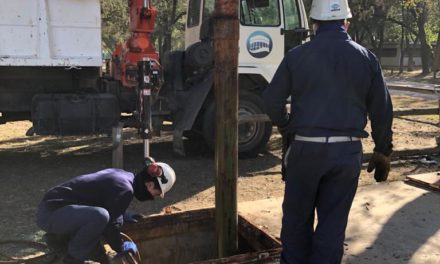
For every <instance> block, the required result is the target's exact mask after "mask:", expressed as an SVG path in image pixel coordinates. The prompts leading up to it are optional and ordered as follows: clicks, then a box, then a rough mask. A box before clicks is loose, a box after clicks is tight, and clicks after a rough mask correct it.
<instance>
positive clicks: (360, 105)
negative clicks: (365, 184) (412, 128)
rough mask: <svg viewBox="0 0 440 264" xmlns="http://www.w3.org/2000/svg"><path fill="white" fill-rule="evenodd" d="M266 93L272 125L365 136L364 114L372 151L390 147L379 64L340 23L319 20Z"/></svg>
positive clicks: (312, 132)
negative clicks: (288, 108) (288, 101)
mask: <svg viewBox="0 0 440 264" xmlns="http://www.w3.org/2000/svg"><path fill="white" fill-rule="evenodd" d="M289 96H291V113H292V116H291V118H290V121H289V120H288V118H289V117H288V115H287V112H286V108H285V105H286V99H287V98H288V97H289ZM264 99H265V107H266V112H267V114H268V115H269V117H270V118H271V119H272V121H273V122H274V124H275V125H277V126H281V127H283V126H284V127H285V126H287V125H288V129H287V131H288V132H289V133H291V134H299V135H302V136H335V135H344V136H357V137H367V136H368V133H367V132H365V131H364V128H365V126H366V123H367V114H368V116H369V117H370V119H371V124H372V136H373V139H374V142H375V145H376V148H375V151H379V152H382V153H384V154H389V152H390V151H391V147H392V145H391V138H392V131H391V125H392V116H393V113H392V111H393V110H392V104H391V99H390V95H389V92H388V89H387V87H386V85H385V82H384V79H383V75H382V70H381V67H380V64H379V62H378V61H377V59H376V57H375V56H374V54H373V53H371V52H370V51H369V50H367V49H365V48H364V47H362V46H360V45H359V44H357V43H355V42H354V41H352V40H351V38H350V36H349V35H348V34H347V32H345V30H344V29H343V27H341V26H335V25H331V26H328V27H327V28H326V27H324V26H323V27H321V28H320V32H318V34H317V35H316V37H315V38H314V39H313V40H312V41H310V42H308V43H306V44H304V45H301V46H298V47H296V48H294V49H292V50H290V51H289V52H288V53H287V54H286V56H285V57H284V59H283V61H282V62H281V64H280V65H279V68H278V70H277V72H276V73H275V75H274V77H273V79H272V82H271V83H270V85H269V87H268V88H267V89H266V91H265V93H264Z"/></svg>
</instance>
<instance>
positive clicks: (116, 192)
mask: <svg viewBox="0 0 440 264" xmlns="http://www.w3.org/2000/svg"><path fill="white" fill-rule="evenodd" d="M133 181H134V175H133V173H130V172H127V171H124V170H120V169H105V170H101V171H98V172H95V173H91V174H86V175H82V176H78V177H75V178H73V179H71V180H69V181H67V182H65V183H62V184H60V185H58V186H55V187H53V188H52V189H50V190H49V191H47V193H46V194H45V195H44V197H43V201H42V202H43V203H45V205H46V206H47V207H48V208H51V209H52V210H54V209H57V208H61V207H63V206H65V205H71V204H77V205H88V206H97V207H102V208H104V209H106V210H107V211H108V213H109V215H110V221H109V224H108V226H107V228H106V234H105V238H106V240H107V242H108V243H109V244H110V246H111V247H112V248H113V249H115V250H118V249H120V248H121V239H120V235H119V227H120V226H121V224H122V221H123V220H122V218H123V217H122V216H123V214H124V212H125V210H126V209H127V208H128V206H129V205H130V202H131V201H132V199H133V195H134V191H133Z"/></svg>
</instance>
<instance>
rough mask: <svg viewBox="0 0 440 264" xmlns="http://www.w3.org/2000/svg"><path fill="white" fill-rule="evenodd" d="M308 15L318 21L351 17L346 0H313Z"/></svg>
mask: <svg viewBox="0 0 440 264" xmlns="http://www.w3.org/2000/svg"><path fill="white" fill-rule="evenodd" d="M310 17H311V18H312V19H315V20H319V21H329V20H342V19H347V18H351V17H352V15H351V11H350V7H349V6H348V0H313V2H312V9H311V10H310Z"/></svg>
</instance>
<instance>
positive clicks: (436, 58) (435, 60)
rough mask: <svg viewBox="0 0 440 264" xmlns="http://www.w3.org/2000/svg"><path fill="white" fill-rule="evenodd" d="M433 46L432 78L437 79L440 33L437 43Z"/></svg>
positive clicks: (439, 63) (439, 59)
mask: <svg viewBox="0 0 440 264" xmlns="http://www.w3.org/2000/svg"><path fill="white" fill-rule="evenodd" d="M435 46H436V47H435V57H434V63H433V65H432V71H433V72H434V78H437V72H438V71H439V70H440V31H439V32H438V36H437V43H436V45H435Z"/></svg>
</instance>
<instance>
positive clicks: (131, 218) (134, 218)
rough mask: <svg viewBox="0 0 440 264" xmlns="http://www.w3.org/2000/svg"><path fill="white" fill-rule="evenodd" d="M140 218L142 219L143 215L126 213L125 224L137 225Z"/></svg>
mask: <svg viewBox="0 0 440 264" xmlns="http://www.w3.org/2000/svg"><path fill="white" fill-rule="evenodd" d="M139 218H142V215H140V214H137V213H132V212H125V213H124V223H137V222H138V219H139Z"/></svg>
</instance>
